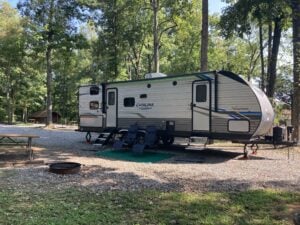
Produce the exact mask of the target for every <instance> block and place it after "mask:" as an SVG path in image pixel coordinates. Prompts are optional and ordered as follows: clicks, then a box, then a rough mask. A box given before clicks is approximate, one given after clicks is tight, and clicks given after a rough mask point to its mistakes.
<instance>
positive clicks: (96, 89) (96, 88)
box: [90, 86, 99, 95]
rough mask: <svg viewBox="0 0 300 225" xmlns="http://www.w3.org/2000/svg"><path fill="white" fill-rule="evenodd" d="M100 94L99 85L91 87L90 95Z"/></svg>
mask: <svg viewBox="0 0 300 225" xmlns="http://www.w3.org/2000/svg"><path fill="white" fill-rule="evenodd" d="M98 94H99V87H97V86H92V87H90V95H98Z"/></svg>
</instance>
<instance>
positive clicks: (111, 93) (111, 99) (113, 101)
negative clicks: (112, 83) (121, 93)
mask: <svg viewBox="0 0 300 225" xmlns="http://www.w3.org/2000/svg"><path fill="white" fill-rule="evenodd" d="M107 96H108V97H107V98H108V101H107V104H108V105H115V104H116V93H115V92H114V91H109V92H108V94H107Z"/></svg>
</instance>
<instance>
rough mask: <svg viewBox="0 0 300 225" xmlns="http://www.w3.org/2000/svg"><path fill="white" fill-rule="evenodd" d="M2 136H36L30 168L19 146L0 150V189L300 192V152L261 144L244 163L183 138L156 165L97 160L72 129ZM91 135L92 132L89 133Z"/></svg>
mask: <svg viewBox="0 0 300 225" xmlns="http://www.w3.org/2000/svg"><path fill="white" fill-rule="evenodd" d="M0 132H1V133H20V134H24V133H28V134H36V135H39V136H40V138H38V139H35V140H34V142H33V149H34V162H36V163H34V164H29V165H27V164H24V162H27V159H28V155H27V152H26V150H25V149H24V148H23V149H22V148H20V147H7V146H1V147H0V166H1V167H2V168H0V187H7V188H22V189H25V190H31V191H36V192H43V191H46V190H49V189H63V188H69V187H77V188H83V189H89V190H91V191H107V190H143V189H148V188H151V189H159V190H164V191H195V192H198V191H200V192H201V191H242V190H249V189H265V188H274V189H280V190H291V191H299V190H300V185H299V184H300V174H299V171H300V163H299V162H300V149H299V147H293V148H278V149H273V146H260V149H259V151H258V153H257V154H256V155H252V154H250V159H248V160H243V154H242V153H243V146H242V145H240V144H231V143H224V142H222V143H221V142H216V143H215V144H213V145H209V146H207V147H208V149H203V146H202V145H194V144H193V145H192V146H187V145H186V144H185V143H184V141H185V140H184V139H181V140H177V142H176V143H175V145H174V146H172V147H169V148H168V149H164V148H161V147H159V151H163V152H170V153H172V154H173V155H174V156H173V157H171V158H169V159H167V160H164V161H160V162H158V163H137V162H127V161H118V160H112V159H107V158H101V157H98V156H96V152H97V151H99V150H100V149H99V146H94V145H91V144H87V143H86V142H85V133H80V132H75V131H74V127H62V126H57V127H56V128H55V129H44V128H43V127H42V126H34V127H32V126H30V127H26V126H22V127H20V126H8V125H0ZM93 137H96V134H93ZM65 161H69V162H78V163H81V164H82V168H81V171H80V173H78V174H74V175H58V174H53V173H50V172H49V164H50V163H52V162H65Z"/></svg>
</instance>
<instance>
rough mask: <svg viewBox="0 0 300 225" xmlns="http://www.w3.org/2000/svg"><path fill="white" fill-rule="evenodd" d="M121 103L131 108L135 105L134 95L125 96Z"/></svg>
mask: <svg viewBox="0 0 300 225" xmlns="http://www.w3.org/2000/svg"><path fill="white" fill-rule="evenodd" d="M123 105H124V107H126V108H131V107H134V106H135V98H134V97H126V98H124V99H123Z"/></svg>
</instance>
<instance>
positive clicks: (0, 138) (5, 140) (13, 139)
mask: <svg viewBox="0 0 300 225" xmlns="http://www.w3.org/2000/svg"><path fill="white" fill-rule="evenodd" d="M24 138H25V139H26V138H27V142H22V141H20V140H17V139H24ZM33 138H39V136H37V135H33V134H1V133H0V144H12V145H22V144H26V150H27V151H28V153H29V160H30V161H32V160H33V150H32V147H31V145H32V139H33Z"/></svg>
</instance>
